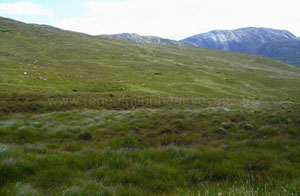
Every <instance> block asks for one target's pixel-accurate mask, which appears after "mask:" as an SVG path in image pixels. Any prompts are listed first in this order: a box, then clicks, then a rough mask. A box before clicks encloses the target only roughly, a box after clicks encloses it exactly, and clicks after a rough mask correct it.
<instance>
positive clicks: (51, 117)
mask: <svg viewBox="0 0 300 196" xmlns="http://www.w3.org/2000/svg"><path fill="white" fill-rule="evenodd" d="M299 86H300V68H299V67H294V66H291V65H288V64H285V63H282V62H279V61H275V60H272V59H269V58H266V57H260V56H252V55H247V54H238V53H231V52H224V51H216V50H208V49H199V48H195V47H179V46H167V45H166V46H162V45H157V44H153V45H151V44H138V43H131V42H127V41H120V40H113V39H106V38H101V37H94V36H89V35H85V34H80V33H75V32H69V31H63V30H60V29H57V28H53V27H49V26H41V25H33V24H24V23H21V22H17V21H13V20H10V19H6V18H0V195H3V196H17V195H22V196H23V195H25V196H39V195H53V196H56V195H59V196H60V195H67V196H82V195H88V196H98V195H101V196H102V195H103V196H110V195H111V196H113V195H117V196H119V195H120V196H126V195H127V196H134V195H137V196H142V195H145V196H148V195H167V196H174V195H175V196H177V195H178V196H179V195H184V196H186V195H188V196H189V195H192V196H199V195H200V196H202V195H204V196H210V195H215V196H224V195H232V196H240V195H245V196H248V195H255V196H256V195H257V196H274V195H299V194H300V192H299V186H300V179H299V176H300V168H299V163H300V159H299V157H300V154H299V152H300V146H299V138H300V129H299V127H300V126H299V125H300V121H299V119H300V116H299V114H300V104H299V102H300V89H299Z"/></svg>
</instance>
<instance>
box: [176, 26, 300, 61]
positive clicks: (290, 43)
mask: <svg viewBox="0 0 300 196" xmlns="http://www.w3.org/2000/svg"><path fill="white" fill-rule="evenodd" d="M182 41H185V42H190V43H193V44H195V45H196V46H197V47H200V48H210V49H218V50H226V51H233V52H245V53H250V54H256V55H264V56H268V57H271V58H274V59H278V60H281V61H286V62H289V63H293V64H296V65H300V61H299V53H300V47H299V46H300V41H299V39H298V38H297V37H296V36H295V35H293V34H292V33H290V32H288V31H285V30H275V29H269V28H254V27H249V28H242V29H236V30H232V31H229V30H217V31H210V32H208V33H202V34H198V35H194V36H192V37H188V38H186V39H184V40H182ZM281 46H284V47H281Z"/></svg>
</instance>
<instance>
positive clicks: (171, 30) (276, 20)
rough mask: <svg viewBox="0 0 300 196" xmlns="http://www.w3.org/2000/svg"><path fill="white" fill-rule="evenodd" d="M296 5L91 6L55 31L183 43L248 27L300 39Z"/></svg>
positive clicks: (153, 1) (236, 0)
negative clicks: (148, 37) (217, 31)
mask: <svg viewBox="0 0 300 196" xmlns="http://www.w3.org/2000/svg"><path fill="white" fill-rule="evenodd" d="M299 7H300V2H299V1H298V0H285V1H281V0H264V1H261V0H251V1H250V0H247V1H241V0H226V1H223V0H201V1H200V0H184V1H182V0H163V1H162V0H121V1H111V2H109V1H90V2H87V3H85V4H84V8H85V10H86V12H87V13H88V15H87V16H83V17H74V18H66V19H63V20H60V21H58V22H57V24H56V25H57V26H59V27H61V28H64V29H68V30H75V31H81V32H86V33H89V34H112V33H122V32H135V33H139V34H142V35H158V36H162V37H168V38H174V39H179V38H184V37H186V36H190V35H193V34H197V33H201V32H206V31H209V30H213V29H235V28H240V27H247V26H256V27H271V28H279V29H287V30H290V31H292V32H294V33H298V34H300V21H299V20H297V19H298V18H299V11H298V8H299Z"/></svg>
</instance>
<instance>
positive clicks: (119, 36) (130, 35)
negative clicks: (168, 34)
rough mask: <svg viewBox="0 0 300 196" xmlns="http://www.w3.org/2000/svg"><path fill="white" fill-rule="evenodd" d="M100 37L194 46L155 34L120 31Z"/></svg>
mask: <svg viewBox="0 0 300 196" xmlns="http://www.w3.org/2000/svg"><path fill="white" fill-rule="evenodd" d="M99 36H100V37H105V38H111V39H121V40H126V41H130V42H136V43H146V44H162V45H175V46H195V45H194V44H193V43H187V42H184V41H182V42H181V41H175V40H170V39H164V38H161V37H156V36H142V35H138V34H135V33H121V34H115V35H99Z"/></svg>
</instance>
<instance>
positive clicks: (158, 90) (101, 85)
mask: <svg viewBox="0 0 300 196" xmlns="http://www.w3.org/2000/svg"><path fill="white" fill-rule="evenodd" d="M1 31H2V32H1V46H0V51H1V58H0V63H1V73H0V74H1V77H0V78H1V81H0V85H1V89H2V91H1V92H5V93H6V94H7V93H10V92H11V93H12V92H19V93H20V92H23V93H28V92H29V93H44V94H45V93H46V94H47V93H49V94H59V93H64V92H67V93H73V92H72V90H73V89H76V90H77V91H78V92H81V93H105V92H121V93H122V92H123V91H124V89H126V90H125V91H126V92H128V93H140V94H143V93H151V94H159V95H165V96H188V97H195V96H200V97H211V98H212V97H237V98H238V97H239V98H244V97H247V98H249V99H255V98H258V99H265V100H285V99H286V98H287V97H290V98H291V99H295V100H299V98H300V96H299V90H298V89H299V88H298V86H299V82H300V79H299V74H300V71H299V69H298V68H295V67H293V66H289V65H287V64H284V63H281V62H278V61H274V60H271V59H269V58H265V57H259V56H251V55H246V54H235V53H230V52H223V51H214V50H205V49H198V48H193V47H176V46H169V45H168V46H161V45H155V44H154V45H151V44H147V45H140V44H137V43H131V42H125V41H119V40H111V39H105V38H101V37H100V38H99V37H92V36H88V35H84V34H79V33H73V32H67V31H62V30H59V29H56V28H52V27H48V26H39V25H28V24H24V23H19V22H16V21H12V20H8V19H3V18H2V19H1ZM24 72H27V74H26V75H24ZM287 86H288V87H289V88H286V87H287ZM122 89H123V90H122Z"/></svg>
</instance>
